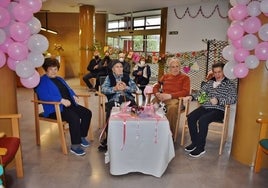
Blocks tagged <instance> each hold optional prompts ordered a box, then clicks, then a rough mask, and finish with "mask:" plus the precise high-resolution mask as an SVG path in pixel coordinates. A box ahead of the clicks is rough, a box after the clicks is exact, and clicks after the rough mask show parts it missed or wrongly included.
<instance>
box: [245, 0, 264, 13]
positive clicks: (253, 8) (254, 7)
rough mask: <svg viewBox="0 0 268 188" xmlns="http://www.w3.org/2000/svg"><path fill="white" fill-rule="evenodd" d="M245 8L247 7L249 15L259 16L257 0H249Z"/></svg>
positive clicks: (259, 10)
mask: <svg viewBox="0 0 268 188" xmlns="http://www.w3.org/2000/svg"><path fill="white" fill-rule="evenodd" d="M247 9H248V14H249V15H250V16H259V15H260V14H261V9H260V2H259V1H251V2H250V3H249V4H248V6H247Z"/></svg>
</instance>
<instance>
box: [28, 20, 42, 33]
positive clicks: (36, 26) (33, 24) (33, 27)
mask: <svg viewBox="0 0 268 188" xmlns="http://www.w3.org/2000/svg"><path fill="white" fill-rule="evenodd" d="M27 24H28V26H29V28H30V31H31V34H37V33H39V32H40V30H41V22H40V21H39V20H38V19H37V18H36V17H32V19H31V20H30V21H28V23H27Z"/></svg>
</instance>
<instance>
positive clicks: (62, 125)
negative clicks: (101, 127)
mask: <svg viewBox="0 0 268 188" xmlns="http://www.w3.org/2000/svg"><path fill="white" fill-rule="evenodd" d="M77 96H78V97H79V98H83V101H84V106H85V107H86V108H88V107H89V103H88V99H89V97H90V95H89V94H84V95H82V94H79V95H77ZM32 102H33V103H34V116H35V134H36V144H37V145H38V146H40V144H41V141H40V121H46V122H50V123H56V124H57V125H58V129H59V136H60V142H61V148H62V152H63V154H65V155H67V153H68V150H67V144H66V139H65V133H66V132H68V131H69V127H68V123H67V122H66V121H63V120H62V117H61V113H60V102H52V101H41V100H38V97H37V94H36V92H34V99H33V100H32ZM42 104H51V105H54V107H55V112H56V119H52V118H47V117H44V115H43V112H42V111H40V109H42V107H40V105H42ZM89 139H90V140H93V139H94V136H93V131H92V127H91V126H90V128H89Z"/></svg>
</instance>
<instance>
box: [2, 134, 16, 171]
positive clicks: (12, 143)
mask: <svg viewBox="0 0 268 188" xmlns="http://www.w3.org/2000/svg"><path fill="white" fill-rule="evenodd" d="M19 146H20V139H19V138H16V137H4V138H0V147H1V148H6V149H7V154H6V155H4V156H2V162H3V165H4V166H5V165H7V164H8V163H9V162H10V161H11V160H12V159H13V158H14V156H15V155H16V153H17V150H18V148H19Z"/></svg>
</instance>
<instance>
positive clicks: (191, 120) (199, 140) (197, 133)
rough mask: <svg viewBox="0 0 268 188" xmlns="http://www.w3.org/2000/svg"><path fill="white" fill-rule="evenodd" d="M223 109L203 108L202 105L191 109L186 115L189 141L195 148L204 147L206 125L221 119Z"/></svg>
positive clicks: (206, 131)
mask: <svg viewBox="0 0 268 188" xmlns="http://www.w3.org/2000/svg"><path fill="white" fill-rule="evenodd" d="M223 117H224V111H221V110H217V109H205V108H204V107H203V106H200V107H199V108H197V109H195V110H194V111H192V112H191V113H190V114H189V115H188V116H187V120H188V127H189V131H190V136H191V141H192V143H193V144H194V145H196V147H197V148H201V149H205V145H206V138H207V133H208V125H209V124H210V123H211V122H214V121H222V120H223Z"/></svg>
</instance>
